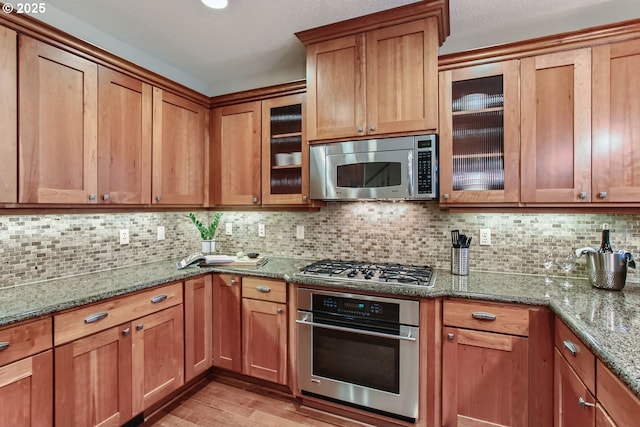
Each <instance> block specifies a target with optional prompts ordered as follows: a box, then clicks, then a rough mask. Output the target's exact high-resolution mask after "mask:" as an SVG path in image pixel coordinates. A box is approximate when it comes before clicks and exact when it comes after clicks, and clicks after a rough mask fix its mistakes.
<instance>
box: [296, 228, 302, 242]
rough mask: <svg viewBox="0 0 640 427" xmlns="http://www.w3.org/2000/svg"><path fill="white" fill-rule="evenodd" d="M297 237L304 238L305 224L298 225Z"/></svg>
mask: <svg viewBox="0 0 640 427" xmlns="http://www.w3.org/2000/svg"><path fill="white" fill-rule="evenodd" d="M296 239H304V225H296Z"/></svg>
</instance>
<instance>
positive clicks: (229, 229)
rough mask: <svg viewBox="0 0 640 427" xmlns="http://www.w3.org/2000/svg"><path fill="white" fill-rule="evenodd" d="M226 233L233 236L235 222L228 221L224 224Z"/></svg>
mask: <svg viewBox="0 0 640 427" xmlns="http://www.w3.org/2000/svg"><path fill="white" fill-rule="evenodd" d="M224 233H225V234H226V235H227V236H231V235H232V234H233V224H232V223H230V222H227V223H226V224H225V225H224Z"/></svg>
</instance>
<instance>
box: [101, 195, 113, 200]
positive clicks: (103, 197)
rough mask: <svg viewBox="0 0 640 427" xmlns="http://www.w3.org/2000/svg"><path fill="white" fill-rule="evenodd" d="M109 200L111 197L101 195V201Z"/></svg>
mask: <svg viewBox="0 0 640 427" xmlns="http://www.w3.org/2000/svg"><path fill="white" fill-rule="evenodd" d="M110 198H111V196H109V195H108V194H103V195H102V200H105V201H107V200H109V199H110Z"/></svg>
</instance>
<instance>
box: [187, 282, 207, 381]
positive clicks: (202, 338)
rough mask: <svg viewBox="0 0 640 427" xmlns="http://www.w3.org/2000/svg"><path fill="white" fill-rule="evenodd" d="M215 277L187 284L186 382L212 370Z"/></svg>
mask: <svg viewBox="0 0 640 427" xmlns="http://www.w3.org/2000/svg"><path fill="white" fill-rule="evenodd" d="M212 302H213V301H212V291H211V276H210V275H208V276H202V277H197V278H195V279H190V280H187V281H185V284H184V311H185V313H184V319H185V325H184V330H185V337H184V341H185V356H184V357H185V382H187V381H189V380H191V379H192V378H194V377H195V376H196V375H198V374H200V373H202V372H204V371H206V370H207V369H209V368H210V367H211V350H212V345H211V342H212V334H211V327H212V324H213V317H212Z"/></svg>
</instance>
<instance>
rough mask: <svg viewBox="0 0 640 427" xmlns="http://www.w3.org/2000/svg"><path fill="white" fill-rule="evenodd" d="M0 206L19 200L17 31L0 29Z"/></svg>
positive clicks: (1, 27) (0, 27)
mask: <svg viewBox="0 0 640 427" xmlns="http://www.w3.org/2000/svg"><path fill="white" fill-rule="evenodd" d="M0 93H2V96H1V97H0V129H2V135H0V158H2V159H3V165H2V169H0V203H16V202H17V201H18V167H17V165H18V127H17V122H18V53H17V35H16V32H15V31H13V30H10V29H8V28H6V27H3V26H0Z"/></svg>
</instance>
